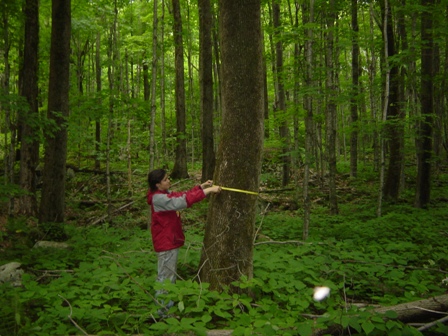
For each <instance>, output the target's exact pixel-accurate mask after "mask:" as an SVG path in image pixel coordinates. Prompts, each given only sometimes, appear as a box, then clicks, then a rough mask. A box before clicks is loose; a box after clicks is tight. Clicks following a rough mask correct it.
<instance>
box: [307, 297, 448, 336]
mask: <svg viewBox="0 0 448 336" xmlns="http://www.w3.org/2000/svg"><path fill="white" fill-rule="evenodd" d="M366 309H368V307H366ZM388 311H393V312H395V313H396V314H397V317H396V318H395V320H398V321H400V322H403V323H409V322H411V321H412V322H423V326H426V328H424V329H423V327H421V328H419V329H421V330H426V329H429V328H430V327H432V326H433V325H434V324H433V323H432V321H433V320H437V321H436V323H446V322H447V319H445V318H440V317H441V316H446V315H447V314H448V294H445V295H440V296H435V297H431V298H428V299H423V300H418V301H412V302H406V303H400V304H397V305H394V306H389V307H377V308H374V309H372V310H371V312H372V314H383V315H384V314H386V312H388ZM383 318H384V320H387V319H388V318H387V317H386V316H385V315H384V317H383ZM342 332H343V328H342V326H341V325H333V326H331V327H329V328H328V329H325V330H322V329H321V330H316V331H315V332H314V333H313V336H320V335H340V334H341V333H342Z"/></svg>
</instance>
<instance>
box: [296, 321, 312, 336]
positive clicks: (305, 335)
mask: <svg viewBox="0 0 448 336" xmlns="http://www.w3.org/2000/svg"><path fill="white" fill-rule="evenodd" d="M297 331H298V334H299V335H300V336H309V335H311V334H312V333H313V330H312V329H311V325H310V324H309V323H299V325H298V326H297Z"/></svg>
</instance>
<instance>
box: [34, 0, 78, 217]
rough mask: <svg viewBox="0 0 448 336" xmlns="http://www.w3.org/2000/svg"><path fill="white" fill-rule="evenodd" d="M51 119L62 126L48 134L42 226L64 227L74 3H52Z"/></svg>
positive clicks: (64, 1)
mask: <svg viewBox="0 0 448 336" xmlns="http://www.w3.org/2000/svg"><path fill="white" fill-rule="evenodd" d="M51 16H52V25H51V46H50V81H49V88H48V118H49V119H51V120H53V121H54V122H55V124H56V125H57V126H58V129H57V130H54V131H53V132H52V134H51V133H50V134H51V135H49V134H48V133H47V143H46V146H45V166H44V171H43V177H42V182H43V185H42V197H41V202H40V210H39V222H40V223H43V222H54V223H60V222H63V221H64V210H65V169H66V165H65V161H66V157H67V128H66V127H67V126H66V122H67V118H68V112H69V85H70V80H69V75H70V35H71V1H70V0H53V1H52V14H51Z"/></svg>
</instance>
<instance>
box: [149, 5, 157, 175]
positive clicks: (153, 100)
mask: <svg viewBox="0 0 448 336" xmlns="http://www.w3.org/2000/svg"><path fill="white" fill-rule="evenodd" d="M157 15H158V14H157V1H156V0H155V1H154V5H153V21H152V63H151V64H152V74H151V76H152V77H151V121H150V125H149V170H150V171H151V170H153V169H154V157H155V124H156V111H157V105H156V101H157V100H156V85H157V22H158V19H157Z"/></svg>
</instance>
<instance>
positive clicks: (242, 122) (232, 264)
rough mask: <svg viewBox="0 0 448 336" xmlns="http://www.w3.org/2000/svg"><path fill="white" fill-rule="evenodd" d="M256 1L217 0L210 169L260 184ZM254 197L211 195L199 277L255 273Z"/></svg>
mask: <svg viewBox="0 0 448 336" xmlns="http://www.w3.org/2000/svg"><path fill="white" fill-rule="evenodd" d="M260 12H261V9H260V2H258V1H250V0H240V1H233V0H221V1H220V41H221V46H222V49H221V50H222V107H223V120H222V126H221V142H220V146H219V148H218V155H217V166H216V171H215V175H214V180H215V183H217V184H218V185H223V186H228V187H234V188H239V189H245V190H253V191H256V190H258V186H259V174H260V170H261V157H262V148H263V134H264V125H263V118H264V111H263V107H264V98H263V97H264V92H263V61H262V41H261V19H260V17H261V13H260ZM256 202H257V197H256V196H254V195H249V194H243V193H234V192H230V191H224V190H223V191H222V192H221V193H220V194H219V195H216V196H213V197H212V198H211V202H210V207H209V212H208V217H207V224H206V228H205V237H204V246H203V249H202V255H201V261H200V266H199V269H200V272H199V275H200V280H201V281H207V282H209V283H210V285H211V288H213V289H216V290H221V289H222V288H223V287H222V286H227V285H230V284H231V283H232V282H233V281H235V280H238V279H239V278H240V277H241V276H245V277H247V278H251V277H252V276H253V238H254V232H255V230H254V226H255V216H256Z"/></svg>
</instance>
